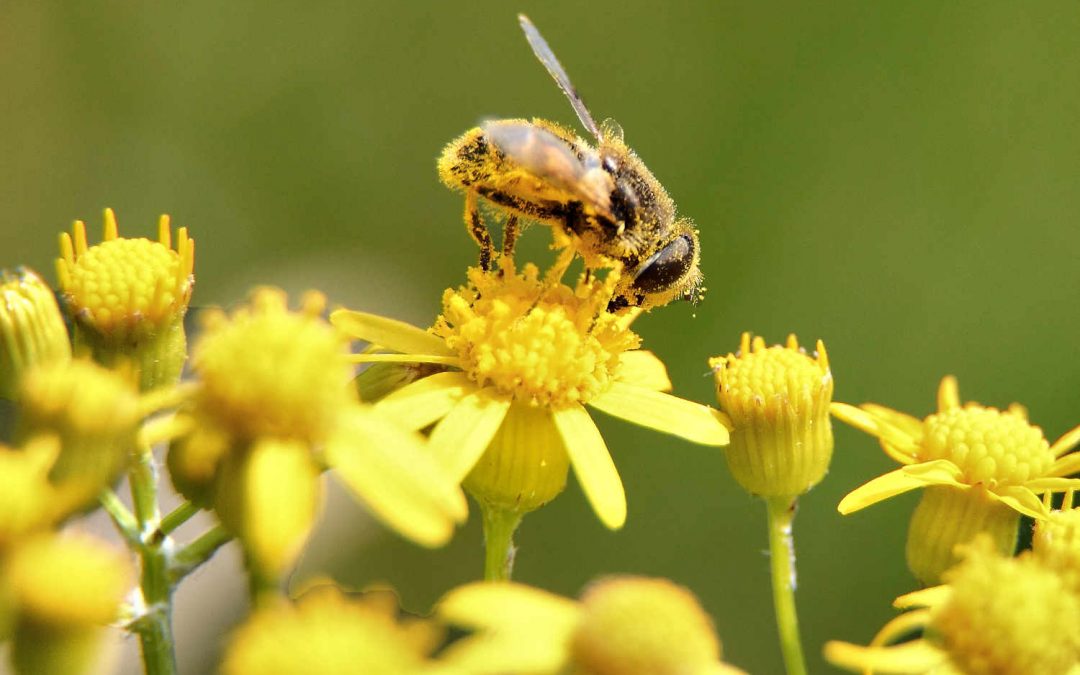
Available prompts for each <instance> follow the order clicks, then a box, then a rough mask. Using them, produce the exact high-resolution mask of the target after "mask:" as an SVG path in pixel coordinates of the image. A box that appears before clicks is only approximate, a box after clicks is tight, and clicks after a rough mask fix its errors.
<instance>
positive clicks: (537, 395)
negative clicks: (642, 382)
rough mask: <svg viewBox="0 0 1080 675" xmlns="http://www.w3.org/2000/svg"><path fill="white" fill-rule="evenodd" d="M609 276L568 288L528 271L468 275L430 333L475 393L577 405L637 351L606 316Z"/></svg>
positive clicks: (621, 323) (631, 337) (634, 341)
mask: <svg viewBox="0 0 1080 675" xmlns="http://www.w3.org/2000/svg"><path fill="white" fill-rule="evenodd" d="M614 276H615V275H609V277H608V279H606V280H603V281H601V280H597V279H593V280H591V281H588V282H586V281H584V280H582V281H579V283H578V284H577V286H576V287H575V288H570V287H568V286H565V285H562V284H550V283H545V282H544V281H543V280H542V279H541V278H540V273H539V270H538V269H537V267H536V266H535V265H532V264H529V265H526V266H525V268H524V270H523V272H522V273H521V274H513V273H512V270H508V271H507V272H506V273H505V274H504V273H501V272H483V271H480V270H477V269H471V270H470V271H469V282H470V283H469V284H468V285H466V286H464V287H462V288H459V289H458V290H456V291H455V290H447V291H446V293H445V294H444V296H443V313H442V315H441V316H440V317H439V319H438V321H437V322H436V324H435V329H434V330H435V333H436V334H437V335H439V336H440V337H442V338H444V339H445V340H446V343H447V345H448V346H449V347H450V348H451V349H454V350H455V351H457V352H458V354H459V356H460V358H461V362H462V369H463V370H464V371H465V372H466V373H467V374H468V375H469V377H470V378H471V379H472V380H473V381H475V382H476V383H477V384H478V385H479V386H481V387H495V388H496V389H497V390H498V391H500V392H501V393H503V394H504V395H507V396H511V397H513V398H514V399H516V400H518V401H522V402H528V403H533V404H537V405H543V406H551V407H560V406H565V405H569V404H572V403H577V402H585V401H588V400H590V399H591V398H593V397H594V396H596V395H597V394H599V393H602V392H603V391H604V390H605V389H606V388H607V387H608V386H609V384H610V383H611V381H612V378H613V377H614V375H615V372H614V371H615V368H616V366H617V364H618V357H619V355H620V354H621V353H622V352H624V351H626V350H629V349H634V348H636V347H637V346H638V345H639V344H640V339H639V338H638V336H637V335H636V334H634V333H633V332H631V331H630V330H629V329H628V328H627V327H626V325H625V324H626V321H625V319H620V318H619V317H616V316H614V315H612V314H608V313H607V312H606V308H607V303H608V301H609V300H610V298H611V291H612V288H613V286H614V279H613V277H614Z"/></svg>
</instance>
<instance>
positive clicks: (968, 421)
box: [832, 377, 1080, 584]
mask: <svg viewBox="0 0 1080 675" xmlns="http://www.w3.org/2000/svg"><path fill="white" fill-rule="evenodd" d="M832 413H833V414H834V415H835V416H836V417H838V418H840V419H841V420H843V421H845V422H847V423H848V424H851V425H852V426H854V427H856V428H858V429H861V430H862V431H865V432H866V433H868V434H871V435H873V436H875V437H877V438H878V439H879V440H880V442H881V446H882V448H884V450H885V452H886V453H887V454H888V455H889V456H890V457H892V458H893V459H895V460H897V461H898V462H900V463H901V464H903V465H904V466H902V467H901V468H899V469H896V470H895V471H892V472H889V473H887V474H885V475H883V476H879V477H878V478H875V479H873V480H871V481H870V482H868V483H866V484H864V485H862V486H861V487H859V488H857V489H856V490H854V491H853V492H851V493H850V494H848V495H847V496H846V497H844V499H843V500H842V501H841V502H840V505H839V510H840V512H841V513H844V514H847V513H851V512H853V511H857V510H859V509H862V508H865V507H867V506H869V505H871V504H874V503H877V502H879V501H881V500H883V499H888V498H889V497H892V496H894V495H898V494H901V493H903V492H907V491H909V490H914V489H916V488H922V487H925V488H927V490H926V492H925V493H924V495H923V499H922V501H921V502H920V504H919V507H918V508H917V509H916V513H915V515H914V516H913V518H912V522H911V527H910V530H909V533H908V547H907V558H908V565H909V567H911V569H912V572H913V573H914V574H915V576H916V577H918V578H919V579H920V580H921V581H923V582H924V583H927V584H934V583H938V579H939V578H940V575H941V573H942V572H944V571H945V570H946V569H948V568H949V567H951V566H952V565H953V564H954V563H955V561H956V557H955V554H954V547H955V546H956V545H957V544H963V543H967V542H969V541H971V539H972V538H973V537H974V536H975V535H976V534H978V533H979V532H986V533H988V534H989V535H990V537H991V539H992V540H993V541H994V543H995V545H996V546H997V548H998V550H999V551H1000V552H1002V553H1003V554H1009V553H1011V552H1012V550H1013V548H1014V547H1015V545H1016V532H1017V527H1018V524H1019V514H1024V515H1027V516H1031V517H1033V518H1037V519H1040V518H1044V517H1045V516H1046V513H1047V509H1046V507H1045V506H1044V505H1043V503H1042V502H1041V501H1040V500H1039V498H1038V496H1037V495H1038V494H1039V493H1045V492H1051V491H1061V490H1066V489H1069V488H1070V487H1076V486H1080V480H1077V479H1069V478H1065V476H1068V475H1069V474H1070V473H1073V472H1075V471H1076V470H1077V469H1078V468H1080V454H1078V453H1072V454H1070V455H1067V454H1066V453H1068V452H1069V450H1071V449H1072V448H1073V447H1074V446H1075V445H1076V444H1077V442H1080V427H1077V428H1076V429H1074V430H1072V431H1070V432H1069V433H1067V434H1065V435H1064V436H1062V437H1061V438H1060V439H1059V440H1058V441H1057V442H1056V443H1054V444H1053V445H1051V444H1050V443H1048V442H1047V441H1046V438H1045V437H1044V436H1043V433H1042V430H1041V429H1039V428H1038V427H1036V426H1033V425H1031V424H1030V423H1029V422H1028V421H1027V414H1026V412H1025V411H1024V409H1023V408H1022V407H1021V406H1018V405H1014V406H1011V407H1010V408H1009V409H1007V410H1004V411H1002V410H997V409H995V408H989V407H985V406H981V405H979V404H977V403H968V404H966V405H961V404H960V395H959V392H958V389H957V384H956V380H955V378H953V377H946V378H944V379H943V380H942V381H941V386H940V388H939V390H938V411H937V412H936V413H933V414H931V415H929V416H928V417H926V418H925V419H924V420H919V419H916V418H914V417H911V416H909V415H905V414H903V413H901V412H897V411H895V410H890V409H888V408H885V407H883V406H878V405H874V404H865V405H862V406H860V407H858V408H856V407H854V406H849V405H845V404H843V403H834V404H833V406H832Z"/></svg>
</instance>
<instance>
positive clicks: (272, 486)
mask: <svg viewBox="0 0 1080 675" xmlns="http://www.w3.org/2000/svg"><path fill="white" fill-rule="evenodd" d="M324 306H325V298H324V297H323V296H322V295H321V294H319V293H309V294H308V295H306V296H305V297H304V300H303V301H302V303H301V308H300V310H299V311H290V310H289V308H288V305H287V298H286V296H285V293H284V292H282V291H279V290H276V289H270V288H262V289H258V290H256V291H255V292H254V293H253V295H252V299H251V303H250V304H249V305H247V306H244V307H240V308H238V309H237V310H236V311H234V312H233V313H232V314H231V315H227V314H225V313H224V312H221V311H216V312H209V313H208V315H207V318H206V329H205V331H204V334H203V336H202V338H201V339H200V340H199V342H198V344H196V346H195V349H194V353H193V356H192V367H193V370H194V371H195V374H196V376H197V377H198V380H199V387H198V390H197V392H196V393H195V394H194V396H193V400H192V403H191V405H190V407H189V409H187V410H186V411H185V412H184V414H183V415H182V420H181V422H180V423H179V424H178V427H179V428H180V429H181V432H182V436H181V437H180V438H179V439H178V440H177V441H176V442H174V443H173V444H172V446H171V448H170V453H169V457H168V462H169V468H170V475H171V477H172V479H173V482H174V484H175V485H176V487H177V489H179V490H180V491H181V492H183V493H184V494H185V495H186V496H187V497H188V498H190V499H194V500H196V501H198V502H200V503H205V504H210V505H212V506H213V507H214V508H215V510H216V511H217V513H218V515H219V516H220V517H221V519H222V522H223V523H224V524H225V525H226V526H227V527H228V528H229V529H230V530H232V531H233V532H234V533H236V534H237V535H238V536H239V537H240V539H241V541H242V542H243V543H244V546H245V550H246V551H247V554H248V556H249V559H250V560H251V561H252V562H253V564H255V565H256V566H258V567H259V568H260V571H261V572H262V573H264V574H267V575H269V576H271V577H277V576H280V575H281V574H283V573H284V572H285V571H286V570H287V569H288V568H289V567H290V566H291V565H292V563H293V561H295V560H296V557H297V555H298V554H299V552H300V550H301V547H302V546H303V543H304V542H305V540H306V539H307V536H308V534H309V533H310V531H311V528H312V526H313V524H314V520H315V518H316V516H317V515H318V513H319V510H320V507H321V500H322V488H321V485H320V481H319V475H320V474H321V473H322V470H323V469H324V468H325V467H332V468H334V469H335V470H336V474H337V475H338V476H339V477H340V478H341V479H342V480H343V481H344V482H345V483H346V484H347V485H348V486H349V487H350V488H351V489H352V490H353V492H354V493H356V494H357V495H358V496H359V497H360V498H361V499H362V500H363V501H365V502H366V503H367V504H368V505H370V506H371V507H372V509H373V510H374V511H375V513H376V515H378V516H379V517H380V518H381V519H382V520H384V521H385V522H387V523H388V524H390V525H391V526H393V527H394V528H395V529H397V530H398V531H400V532H401V533H402V534H404V535H406V536H408V537H409V538H411V539H413V540H414V541H417V542H418V543H421V544H424V545H428V546H435V545H439V544H442V543H445V542H446V540H447V539H449V537H450V536H451V534H452V533H453V529H454V523H455V521H457V520H460V519H462V518H464V516H465V502H464V497H463V496H462V495H461V491H460V489H459V488H458V487H457V485H456V484H455V483H452V482H451V481H450V480H449V479H448V478H446V477H445V476H444V475H443V474H442V473H441V472H440V470H439V468H438V466H437V465H436V464H435V462H434V461H433V460H432V459H431V458H430V457H429V456H428V453H427V452H426V451H425V449H424V447H423V445H424V440H423V438H422V437H421V436H420V435H419V434H417V433H415V432H413V431H411V430H406V429H402V428H400V427H398V426H396V425H394V424H392V423H390V422H388V421H387V420H386V419H385V418H383V417H380V416H378V415H376V414H374V413H373V412H372V411H371V409H370V406H365V405H362V404H361V403H360V402H359V401H358V400H357V398H356V393H355V391H354V390H353V389H352V388H351V387H349V386H348V381H349V378H350V376H351V366H350V365H349V363H348V361H347V359H346V344H345V341H344V339H343V338H342V337H341V336H340V335H339V334H338V333H337V332H336V331H335V330H334V329H333V328H332V327H331V326H330V325H329V324H327V323H326V322H325V321H324V320H323V319H322V318H321V313H322V311H323V308H324Z"/></svg>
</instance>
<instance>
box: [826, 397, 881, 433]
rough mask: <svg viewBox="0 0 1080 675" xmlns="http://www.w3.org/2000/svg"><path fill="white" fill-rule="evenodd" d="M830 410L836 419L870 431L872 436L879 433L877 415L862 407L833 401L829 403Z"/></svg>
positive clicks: (867, 431) (864, 430) (860, 429)
mask: <svg viewBox="0 0 1080 675" xmlns="http://www.w3.org/2000/svg"><path fill="white" fill-rule="evenodd" d="M829 412H830V413H832V416H833V417H835V418H836V419H838V420H840V421H841V422H845V423H847V424H850V425H851V426H853V427H855V428H856V429H858V430H859V431H862V432H865V433H868V434H870V435H871V436H877V435H878V423H877V417H876V416H875V415H872V414H871V413H869V412H867V411H865V410H863V409H862V408H856V407H855V406H853V405H848V404H847V403H841V402H839V401H833V402H832V403H830V404H829Z"/></svg>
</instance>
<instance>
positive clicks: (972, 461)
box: [919, 405, 1054, 486]
mask: <svg viewBox="0 0 1080 675" xmlns="http://www.w3.org/2000/svg"><path fill="white" fill-rule="evenodd" d="M924 424H925V427H924V428H925V431H924V433H925V436H924V438H923V444H922V449H921V451H920V457H919V459H920V460H922V461H930V460H935V459H947V460H949V461H951V462H952V463H953V464H955V465H956V466H957V467H959V468H960V470H961V472H962V473H963V480H964V481H965V482H967V483H968V484H970V485H975V484H978V483H986V484H990V485H1002V486H1006V485H1023V484H1024V483H1025V482H1027V481H1028V480H1030V479H1032V478H1035V477H1039V476H1045V475H1047V473H1048V472H1049V471H1050V467H1051V466H1052V465H1053V464H1054V455H1053V453H1051V452H1050V444H1049V443H1047V441H1046V438H1045V437H1044V436H1043V433H1042V430H1041V429H1039V428H1038V427H1036V426H1033V425H1031V424H1029V423H1028V422H1027V420H1025V419H1023V417H1021V416H1020V415H1017V414H1015V413H1012V412H1001V411H999V410H997V409H995V408H986V407H982V406H977V405H968V406H965V407H963V408H952V409H949V410H945V411H943V412H939V413H936V414H933V415H930V416H929V417H927V418H926V421H925V422H924Z"/></svg>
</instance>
